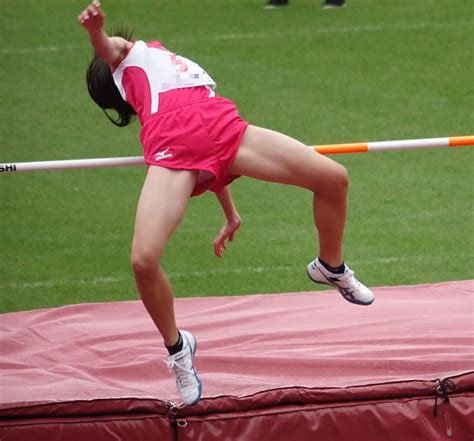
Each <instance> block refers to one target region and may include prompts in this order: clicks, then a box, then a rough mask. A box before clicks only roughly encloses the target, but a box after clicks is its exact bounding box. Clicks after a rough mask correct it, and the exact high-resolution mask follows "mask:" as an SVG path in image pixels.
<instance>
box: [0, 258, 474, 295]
mask: <svg viewBox="0 0 474 441" xmlns="http://www.w3.org/2000/svg"><path fill="white" fill-rule="evenodd" d="M459 257H461V258H463V257H468V256H459ZM444 260H445V256H444V255H439V256H410V257H406V256H403V257H380V258H376V259H369V260H356V261H355V262H354V263H355V266H360V265H377V264H379V265H380V264H389V263H397V262H403V263H405V264H410V263H414V262H420V261H423V262H428V263H436V262H438V263H439V262H443V261H444ZM291 271H293V272H295V273H297V274H304V266H303V267H302V266H301V265H283V266H256V267H250V266H248V267H235V268H215V267H214V268H212V269H209V270H191V271H185V272H174V271H170V272H168V273H167V274H168V276H169V278H170V279H171V281H172V280H173V279H182V278H187V277H195V278H208V277H212V276H216V275H244V276H245V275H246V274H255V273H257V274H264V273H270V272H272V273H275V272H291ZM132 279H133V276H132V274H131V273H130V275H126V276H125V275H124V276H121V277H94V278H91V279H68V278H62V279H56V280H45V281H36V282H10V283H6V284H3V285H0V290H6V289H25V288H26V289H38V288H52V287H57V286H70V285H71V286H96V285H109V284H114V283H129V282H130V281H131V280H132Z"/></svg>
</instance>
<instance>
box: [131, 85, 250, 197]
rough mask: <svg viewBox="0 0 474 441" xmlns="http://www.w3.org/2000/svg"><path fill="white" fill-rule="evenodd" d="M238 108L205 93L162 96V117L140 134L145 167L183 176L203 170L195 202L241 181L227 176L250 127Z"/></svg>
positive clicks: (153, 119)
mask: <svg viewBox="0 0 474 441" xmlns="http://www.w3.org/2000/svg"><path fill="white" fill-rule="evenodd" d="M248 124H249V123H248V122H246V121H244V120H242V118H241V117H240V116H239V114H238V112H237V108H236V107H235V105H234V103H233V102H232V101H230V100H228V99H225V98H221V97H218V96H216V97H213V98H209V90H208V89H207V88H205V87H198V88H190V89H177V90H173V91H170V92H166V93H163V94H161V95H160V106H159V111H158V113H157V114H156V115H153V116H152V117H151V118H150V119H149V120H147V121H146V122H145V123H144V125H143V128H142V131H141V133H140V140H141V142H142V145H143V155H144V157H145V162H146V163H147V164H149V165H158V166H161V167H167V168H172V169H179V170H199V171H200V174H199V179H198V183H197V185H196V187H195V188H194V191H193V193H192V195H193V196H196V195H199V194H201V193H203V192H205V191H206V190H211V191H214V192H220V191H222V189H223V188H224V186H225V185H227V184H229V183H230V182H232V181H233V180H234V179H236V178H238V176H237V175H229V174H228V171H229V168H230V166H231V165H232V163H233V161H234V159H235V156H236V155H237V151H238V149H239V145H240V142H241V139H242V136H243V134H244V132H245V129H246V128H247V126H248Z"/></svg>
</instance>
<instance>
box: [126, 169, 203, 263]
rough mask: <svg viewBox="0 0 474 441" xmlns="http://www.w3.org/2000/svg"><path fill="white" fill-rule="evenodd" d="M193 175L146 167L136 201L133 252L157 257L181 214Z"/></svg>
mask: <svg viewBox="0 0 474 441" xmlns="http://www.w3.org/2000/svg"><path fill="white" fill-rule="evenodd" d="M196 179H197V172H196V171H190V170H171V169H167V168H164V167H156V166H150V168H149V169H148V173H147V176H146V178H145V183H144V184H143V188H142V192H141V194H140V199H139V201H138V207H137V213H136V219H135V231H134V236H133V252H135V253H137V252H139V253H140V254H141V255H142V256H147V257H150V258H159V257H160V256H161V254H162V252H163V250H164V247H165V245H166V242H167V241H168V239H169V237H170V236H171V234H172V233H173V232H174V230H175V229H176V227H177V226H178V224H179V222H180V220H181V218H182V217H183V215H184V212H185V210H186V206H187V203H188V200H189V198H190V196H191V193H192V191H193V189H194V186H195V184H196Z"/></svg>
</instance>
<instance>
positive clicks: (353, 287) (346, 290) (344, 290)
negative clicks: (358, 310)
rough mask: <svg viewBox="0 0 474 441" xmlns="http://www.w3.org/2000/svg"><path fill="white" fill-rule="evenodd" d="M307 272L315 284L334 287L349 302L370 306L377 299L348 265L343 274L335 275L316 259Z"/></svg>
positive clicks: (309, 265)
mask: <svg viewBox="0 0 474 441" xmlns="http://www.w3.org/2000/svg"><path fill="white" fill-rule="evenodd" d="M307 272H308V276H309V278H310V279H311V280H312V281H313V282H316V283H321V284H323V285H330V286H333V287H334V288H336V289H337V290H338V291H339V292H340V293H341V294H342V296H343V297H344V298H345V299H346V300H347V301H348V302H351V303H355V304H356V305H370V304H371V303H372V302H373V301H374V299H375V297H374V293H373V292H372V291H371V290H370V289H369V288H367V287H366V286H365V285H363V284H362V283H360V282H359V281H358V280H357V279H356V278H355V277H354V271H352V270H351V269H350V268H349V267H348V266H347V265H346V269H345V270H344V273H343V274H334V273H332V272H330V271H328V270H327V269H326V268H324V266H323V265H322V264H321V262H320V261H319V259H315V260H313V261H312V262H311V263H310V264H308V266H307Z"/></svg>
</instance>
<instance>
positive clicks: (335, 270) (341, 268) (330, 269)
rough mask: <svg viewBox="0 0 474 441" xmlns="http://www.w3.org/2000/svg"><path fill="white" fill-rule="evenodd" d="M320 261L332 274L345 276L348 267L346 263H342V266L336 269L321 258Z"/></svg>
mask: <svg viewBox="0 0 474 441" xmlns="http://www.w3.org/2000/svg"><path fill="white" fill-rule="evenodd" d="M319 261H320V262H321V265H322V266H324V268H326V269H327V270H328V271H330V272H331V273H333V274H344V270H345V269H346V265H345V263H344V262H342V264H341V265H339V266H338V267H336V268H334V267H333V266H331V265H328V264H327V263H326V262H325V261H324V260H322V259H321V257H320V258H319Z"/></svg>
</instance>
